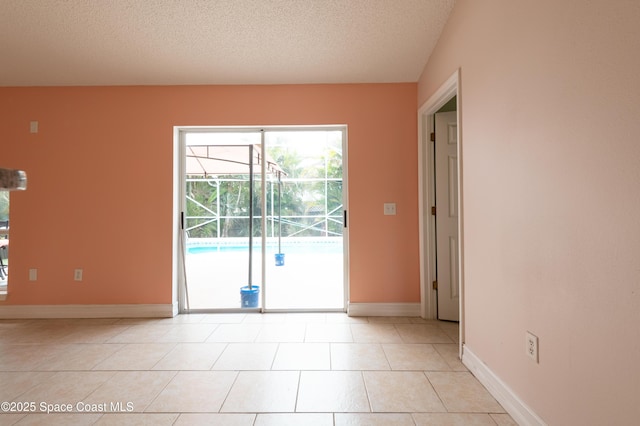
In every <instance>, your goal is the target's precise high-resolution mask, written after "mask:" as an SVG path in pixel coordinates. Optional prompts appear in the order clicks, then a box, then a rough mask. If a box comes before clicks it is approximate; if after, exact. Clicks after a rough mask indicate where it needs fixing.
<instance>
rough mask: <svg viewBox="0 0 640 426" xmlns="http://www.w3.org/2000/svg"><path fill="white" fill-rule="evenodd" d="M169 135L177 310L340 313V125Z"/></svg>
mask: <svg viewBox="0 0 640 426" xmlns="http://www.w3.org/2000/svg"><path fill="white" fill-rule="evenodd" d="M177 135H178V139H179V156H180V158H181V171H180V173H179V175H180V179H181V180H182V182H181V183H180V184H179V188H180V191H181V195H180V196H179V203H178V204H179V216H180V228H181V229H180V232H179V233H178V234H179V235H178V236H179V240H180V241H181V244H180V247H179V250H178V255H179V257H180V268H179V269H181V273H180V274H179V281H180V286H179V287H180V295H181V298H180V311H181V312H195V311H200V312H202V311H233V310H244V311H247V310H253V311H344V310H345V309H346V294H347V291H346V289H347V285H348V282H347V279H346V277H347V274H346V271H347V259H348V258H347V253H348V251H347V232H346V226H345V225H346V224H345V222H344V218H345V217H346V200H347V197H346V190H345V189H346V167H345V166H346V127H344V126H331V127H321V128H317V127H314V128H311V127H288V128H284V127H262V128H218V127H204V128H182V129H179V130H178V132H177Z"/></svg>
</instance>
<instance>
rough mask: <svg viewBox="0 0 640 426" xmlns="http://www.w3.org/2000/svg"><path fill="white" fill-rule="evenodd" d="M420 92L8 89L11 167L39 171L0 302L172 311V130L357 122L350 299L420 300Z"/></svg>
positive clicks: (6, 132)
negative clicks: (393, 212)
mask: <svg viewBox="0 0 640 426" xmlns="http://www.w3.org/2000/svg"><path fill="white" fill-rule="evenodd" d="M416 96H417V84H415V83H411V84H377V85H375V84H369V85H291V86H288V85H283V86H177V87H173V86H167V87H45V88H28V87H26V88H0V131H1V133H0V146H1V149H0V167H8V168H18V169H23V170H26V171H27V174H28V190H27V191H25V192H13V193H12V194H11V237H10V239H11V254H10V257H11V259H10V261H11V276H10V280H9V296H8V299H7V301H5V302H2V303H4V304H16V305H21V304H36V305H37V304H168V303H171V302H172V300H171V299H172V291H171V288H172V238H173V235H172V225H173V223H172V217H173V212H172V201H173V126H188V125H198V126H207V125H318V124H346V125H347V126H348V161H349V164H348V173H349V176H348V177H349V207H350V221H349V225H350V230H349V232H350V277H351V294H350V299H351V302H389V303H398V302H412V303H417V302H419V301H420V291H419V263H418V218H417V161H416V154H417V148H416V138H417V118H416V110H415V102H416ZM35 120H37V121H38V122H39V127H40V129H39V132H38V133H37V134H31V133H29V122H30V121H35ZM385 202H396V203H397V210H398V214H397V216H384V215H383V204H384V203H385ZM29 268H38V280H37V281H36V282H30V281H28V269H29ZM75 268H83V269H84V280H83V281H82V282H81V283H78V282H74V281H73V270H74V269H75Z"/></svg>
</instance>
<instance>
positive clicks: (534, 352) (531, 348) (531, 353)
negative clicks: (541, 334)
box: [525, 331, 538, 363]
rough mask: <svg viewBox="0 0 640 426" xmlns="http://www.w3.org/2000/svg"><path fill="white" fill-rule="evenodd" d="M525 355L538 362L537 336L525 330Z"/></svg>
mask: <svg viewBox="0 0 640 426" xmlns="http://www.w3.org/2000/svg"><path fill="white" fill-rule="evenodd" d="M525 350H526V352H527V356H528V357H529V358H531V359H532V360H534V361H535V362H536V363H538V336H536V335H535V334H533V333H531V332H529V331H527V334H526V347H525Z"/></svg>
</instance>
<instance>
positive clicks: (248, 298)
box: [240, 285, 260, 308]
mask: <svg viewBox="0 0 640 426" xmlns="http://www.w3.org/2000/svg"><path fill="white" fill-rule="evenodd" d="M259 295H260V287H258V286H257V285H252V286H251V288H249V286H245V287H241V288H240V302H241V307H242V308H257V307H258V306H259V305H260V300H259V298H258V296H259Z"/></svg>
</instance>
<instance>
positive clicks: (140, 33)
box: [0, 0, 454, 86]
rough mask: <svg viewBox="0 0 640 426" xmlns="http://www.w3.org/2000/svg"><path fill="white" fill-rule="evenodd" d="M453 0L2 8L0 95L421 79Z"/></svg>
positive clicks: (0, 2) (118, 0)
mask: <svg viewBox="0 0 640 426" xmlns="http://www.w3.org/2000/svg"><path fill="white" fill-rule="evenodd" d="M453 4H454V0H0V86H56V85H168V84H298V83H383V82H415V81H417V80H418V78H419V76H420V73H421V72H422V69H423V68H424V66H425V64H426V62H427V59H428V57H429V55H430V53H431V50H432V49H433V47H434V46H435V44H436V42H437V39H438V37H439V36H440V33H441V31H442V28H443V26H444V24H445V22H446V20H447V18H448V16H449V13H450V11H451V9H452V7H453Z"/></svg>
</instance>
